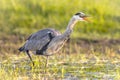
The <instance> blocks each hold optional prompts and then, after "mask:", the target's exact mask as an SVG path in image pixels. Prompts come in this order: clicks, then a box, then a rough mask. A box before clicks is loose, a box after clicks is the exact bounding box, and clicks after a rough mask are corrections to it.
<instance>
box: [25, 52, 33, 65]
mask: <svg viewBox="0 0 120 80" xmlns="http://www.w3.org/2000/svg"><path fill="white" fill-rule="evenodd" d="M26 53H27V55H28V57H29V58H30V60H31V62H32V64H33V66H34V62H33V60H32V57H31V56H30V54H29V50H27V51H26Z"/></svg>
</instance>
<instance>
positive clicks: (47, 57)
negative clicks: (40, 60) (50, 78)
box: [45, 56, 49, 68]
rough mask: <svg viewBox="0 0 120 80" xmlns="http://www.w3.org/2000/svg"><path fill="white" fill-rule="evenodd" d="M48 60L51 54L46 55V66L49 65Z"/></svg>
mask: <svg viewBox="0 0 120 80" xmlns="http://www.w3.org/2000/svg"><path fill="white" fill-rule="evenodd" d="M48 61H49V56H46V64H45V68H47V67H48Z"/></svg>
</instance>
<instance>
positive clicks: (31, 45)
mask: <svg viewBox="0 0 120 80" xmlns="http://www.w3.org/2000/svg"><path fill="white" fill-rule="evenodd" d="M49 33H50V34H51V36H52V38H54V37H55V36H58V35H60V32H58V31H56V30H54V29H43V30H40V31H38V32H36V33H33V34H32V35H30V36H29V37H28V39H27V41H26V43H25V45H24V49H25V50H33V51H34V50H41V49H42V47H43V46H45V45H46V44H47V43H48V42H50V36H49Z"/></svg>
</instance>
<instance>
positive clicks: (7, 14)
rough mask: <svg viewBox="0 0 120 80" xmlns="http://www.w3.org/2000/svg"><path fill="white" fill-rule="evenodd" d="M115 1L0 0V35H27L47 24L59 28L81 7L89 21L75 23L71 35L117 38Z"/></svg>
mask: <svg viewBox="0 0 120 80" xmlns="http://www.w3.org/2000/svg"><path fill="white" fill-rule="evenodd" d="M53 3H54V4H53ZM119 3H120V1H119V0H111V1H109V0H100V1H98V0H91V1H88V0H81V1H78V0H74V1H72V0H62V1H58V0H54V1H52V0H40V1H39V0H29V1H21V0H9V1H8V0H1V1H0V6H1V7H0V32H1V35H2V34H6V35H8V34H12V35H16V34H17V35H22V34H23V35H28V34H30V33H33V32H36V31H38V30H39V29H43V28H48V27H52V28H55V29H58V30H60V31H62V32H63V31H64V29H65V28H66V26H67V24H68V22H69V20H70V18H71V17H72V15H74V14H75V13H76V12H79V11H82V12H84V13H85V14H87V15H90V16H91V17H92V21H93V22H92V23H83V22H79V23H77V25H76V27H75V29H74V33H73V37H85V38H87V37H88V34H89V36H90V38H91V37H93V35H94V36H97V38H98V37H100V38H101V37H103V36H104V37H103V38H106V37H107V38H119V37H120V36H119V34H120V27H119V25H120V23H119V22H120V19H119V16H120V15H119V13H120V9H119ZM79 34H81V36H79ZM96 34H97V35H96ZM95 38H96V37H95Z"/></svg>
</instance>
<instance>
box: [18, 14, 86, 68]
mask: <svg viewBox="0 0 120 80" xmlns="http://www.w3.org/2000/svg"><path fill="white" fill-rule="evenodd" d="M87 17H88V16H86V15H85V14H84V13H82V12H78V13H76V14H75V15H73V17H72V18H71V20H70V21H69V23H68V26H67V28H66V30H65V32H64V33H62V34H61V33H60V32H59V31H57V30H55V29H52V28H48V29H42V30H40V31H38V32H36V33H33V34H32V35H30V36H29V37H28V39H27V41H26V42H25V44H24V45H23V46H22V47H20V48H19V51H20V52H21V51H23V52H26V53H27V55H28V56H29V58H30V60H31V61H32V58H31V56H30V54H29V51H32V52H33V53H34V54H36V55H44V56H47V59H46V66H47V64H48V56H50V55H53V54H55V53H57V52H58V51H59V50H60V49H61V48H62V47H63V45H64V43H65V42H66V41H67V40H68V39H69V37H70V35H71V33H72V32H73V27H74V25H75V24H76V23H77V22H78V21H87ZM32 63H33V65H34V62H33V61H32Z"/></svg>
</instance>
